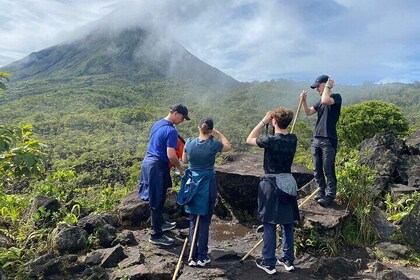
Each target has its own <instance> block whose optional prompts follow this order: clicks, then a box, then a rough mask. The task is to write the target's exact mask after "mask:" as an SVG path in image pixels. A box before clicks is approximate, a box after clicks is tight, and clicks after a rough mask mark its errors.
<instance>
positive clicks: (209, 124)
mask: <svg viewBox="0 0 420 280" xmlns="http://www.w3.org/2000/svg"><path fill="white" fill-rule="evenodd" d="M203 123H205V124H207V127H208V128H209V130H212V129H213V127H214V124H213V119H212V118H202V119H201V120H200V122H199V124H198V125H199V126H200V127H201V126H202V125H203Z"/></svg>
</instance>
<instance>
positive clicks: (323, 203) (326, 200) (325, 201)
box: [318, 196, 334, 207]
mask: <svg viewBox="0 0 420 280" xmlns="http://www.w3.org/2000/svg"><path fill="white" fill-rule="evenodd" d="M333 201H334V199H332V198H331V197H329V196H325V197H323V198H321V199H320V200H318V203H319V204H320V205H321V206H322V207H329V206H332V205H333Z"/></svg>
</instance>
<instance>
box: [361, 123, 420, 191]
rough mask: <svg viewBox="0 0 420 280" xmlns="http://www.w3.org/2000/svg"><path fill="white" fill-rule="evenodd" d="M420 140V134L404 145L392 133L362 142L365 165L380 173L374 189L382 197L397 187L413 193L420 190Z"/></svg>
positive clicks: (382, 134)
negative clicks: (419, 150)
mask: <svg viewBox="0 0 420 280" xmlns="http://www.w3.org/2000/svg"><path fill="white" fill-rule="evenodd" d="M419 138H420V132H417V133H415V134H414V135H413V136H411V137H410V138H409V139H407V141H406V142H404V141H403V140H401V139H398V138H396V137H395V136H394V134H393V133H392V132H391V131H389V132H386V133H381V134H377V135H375V136H374V137H373V138H370V139H366V140H365V141H363V142H362V144H361V145H360V155H361V164H364V165H366V166H368V167H370V168H372V169H374V170H375V171H376V178H375V183H374V188H375V192H376V194H377V195H378V196H379V195H383V194H384V193H385V192H387V191H388V190H389V188H390V187H393V186H394V187H395V186H397V187H399V188H400V189H401V190H405V191H411V192H412V191H417V190H420V155H419V153H418V143H419V141H420V139H419ZM401 185H404V186H407V185H408V188H405V189H404V188H401Z"/></svg>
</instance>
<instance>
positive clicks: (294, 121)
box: [290, 99, 302, 133]
mask: <svg viewBox="0 0 420 280" xmlns="http://www.w3.org/2000/svg"><path fill="white" fill-rule="evenodd" d="M301 107H302V99H299V105H298V107H297V110H296V114H295V117H294V119H293V123H292V129H290V133H293V130H294V129H295V124H296V120H297V118H298V116H299V113H300V108H301Z"/></svg>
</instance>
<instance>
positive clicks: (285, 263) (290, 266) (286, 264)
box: [277, 258, 295, 272]
mask: <svg viewBox="0 0 420 280" xmlns="http://www.w3.org/2000/svg"><path fill="white" fill-rule="evenodd" d="M277 262H278V264H280V265H283V266H284V268H285V269H286V271H289V272H290V271H295V267H294V265H293V262H291V261H285V260H283V259H282V258H279V259H277Z"/></svg>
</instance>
